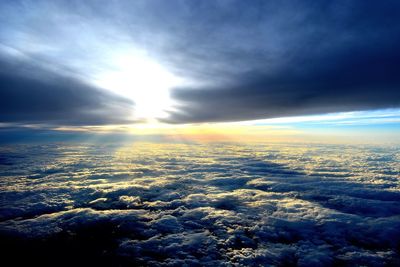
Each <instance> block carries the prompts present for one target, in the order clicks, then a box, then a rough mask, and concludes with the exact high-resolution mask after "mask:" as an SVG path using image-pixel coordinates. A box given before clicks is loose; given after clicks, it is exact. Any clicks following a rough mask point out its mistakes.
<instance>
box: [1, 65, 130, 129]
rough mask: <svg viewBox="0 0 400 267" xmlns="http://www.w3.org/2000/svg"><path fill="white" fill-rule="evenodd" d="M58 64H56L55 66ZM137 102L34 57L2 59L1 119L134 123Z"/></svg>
mask: <svg viewBox="0 0 400 267" xmlns="http://www.w3.org/2000/svg"><path fill="white" fill-rule="evenodd" d="M53 67H57V66H53ZM133 107H134V103H133V102H132V101H130V100H128V99H125V98H123V97H120V96H117V95H114V94H112V93H110V92H107V91H104V90H102V89H99V88H96V87H94V86H92V85H89V84H87V83H86V82H84V81H82V80H81V79H79V77H74V76H72V75H70V74H69V73H68V72H67V71H64V73H60V72H56V71H53V70H47V69H46V68H44V67H43V66H42V65H41V64H40V62H36V61H35V60H32V59H30V60H22V59H12V58H0V122H5V123H14V124H15V123H19V124H35V123H39V124H40V123H41V124H47V125H99V124H114V123H130V122H133V120H132V118H130V115H131V113H132V111H133Z"/></svg>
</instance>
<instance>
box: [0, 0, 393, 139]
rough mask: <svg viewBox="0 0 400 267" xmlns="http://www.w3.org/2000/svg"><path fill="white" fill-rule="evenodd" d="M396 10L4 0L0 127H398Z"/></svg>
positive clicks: (364, 5)
mask: <svg viewBox="0 0 400 267" xmlns="http://www.w3.org/2000/svg"><path fill="white" fill-rule="evenodd" d="M399 11H400V3H399V2H398V1H390V0H388V1H385V2H384V3H377V2H376V1H335V2H331V1H318V2H316V1H252V3H251V4H249V3H244V2H242V1H201V2H198V1H1V3H0V23H1V25H2V27H1V28H0V65H1V67H0V86H1V87H0V124H1V126H2V127H3V128H4V127H15V126H26V125H29V126H32V125H40V127H64V126H68V127H71V126H73V127H76V126H104V125H107V126H109V125H137V124H142V123H148V122H151V123H155V122H156V123H159V124H173V125H180V124H193V123H194V124H198V123H221V122H222V123H226V122H242V121H257V122H255V123H254V124H255V125H258V124H259V120H265V119H273V120H272V122H273V124H275V123H279V121H281V122H287V124H286V126H290V127H295V128H296V129H297V130H302V129H303V128H310V127H311V126H310V125H309V124H308V123H306V124H301V125H298V124H296V123H298V122H309V121H311V122H315V120H316V119H315V116H326V115H325V114H329V115H328V117H330V118H340V120H336V121H338V124H337V126H338V125H340V127H336V129H339V130H338V131H341V130H343V129H344V128H346V127H343V126H344V125H345V124H346V125H347V126H349V125H359V124H362V125H363V126H364V128H365V125H370V126H371V127H369V128H368V129H369V130H373V129H376V128H377V127H380V128H381V129H382V130H383V131H393V129H398V125H399V120H400V110H399V107H400V52H399V49H398V47H400V24H399V23H398V13H399ZM309 115H312V116H313V117H308V116H309ZM343 116H344V117H345V119H346V120H345V121H342V120H341V118H343ZM288 117H289V118H292V119H289V121H288V119H287V118H288ZM293 117H296V118H297V119H293ZM349 117H351V118H349ZM366 117H368V118H369V120H366V119H365V118H366ZM276 118H279V119H278V121H277V120H276ZM282 118H283V119H282ZM320 118H321V117H320ZM321 121H322V122H326V120H325V118H324V117H322V119H321ZM350 121H352V122H353V123H349V122H350ZM269 122H271V121H268V120H267V122H266V123H267V124H268V123H269ZM329 122H332V119H328V123H329ZM293 123H295V125H293ZM312 125H315V123H314V124H312ZM37 127H39V126H37ZM314 128H315V127H314ZM317 128H319V129H322V128H323V127H322V126H321V125H319V126H318V127H317ZM346 129H347V128H346ZM359 132H361V131H359Z"/></svg>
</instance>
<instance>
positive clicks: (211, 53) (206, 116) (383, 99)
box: [167, 1, 400, 122]
mask: <svg viewBox="0 0 400 267" xmlns="http://www.w3.org/2000/svg"><path fill="white" fill-rule="evenodd" d="M258 7H259V8H260V9H259V11H258V12H255V11H254V9H253V7H249V6H246V5H239V6H237V7H236V8H237V11H238V10H240V12H241V14H242V15H237V13H236V12H234V11H232V10H231V12H229V13H228V15H227V16H221V17H222V18H223V19H222V18H221V20H222V21H225V22H227V23H226V24H224V23H216V24H215V25H214V26H215V27H214V28H211V29H210V32H209V33H208V35H205V36H202V37H203V38H204V39H203V40H202V41H201V42H200V44H198V45H196V44H194V43H192V44H191V45H189V46H188V48H187V50H189V51H191V52H196V54H197V56H195V57H192V58H191V57H189V59H192V60H188V61H189V62H192V64H194V65H197V68H198V69H200V70H199V72H198V73H201V74H202V77H201V78H202V79H203V80H204V81H205V85H203V86H189V87H182V88H176V89H175V90H174V91H173V94H172V95H173V97H174V98H175V99H176V100H178V103H179V104H178V105H177V106H178V110H177V111H173V112H171V118H170V119H169V120H167V121H170V122H199V121H226V120H228V121H235V120H244V119H260V118H271V117H282V116H295V115H305V114H318V113H328V112H339V111H355V110H369V109H379V108H388V107H398V106H399V105H400V90H399V89H400V78H399V77H400V72H399V69H400V53H399V51H398V49H397V47H399V46H400V38H399V36H400V26H399V24H398V16H397V14H398V12H399V11H400V5H399V3H398V2H397V1H388V2H385V3H384V4H379V3H376V2H374V1H347V2H345V3H344V2H329V3H328V2H318V3H309V2H304V1H302V2H291V3H290V4H289V3H279V4H277V3H271V2H269V3H268V4H260V5H259V6H258ZM231 9H232V8H231ZM234 10H235V8H234ZM224 11H225V10H224ZM214 12H215V11H214ZM213 14H214V13H213V12H211V15H209V16H208V15H206V14H205V16H206V19H205V21H210V20H209V18H210V16H211V21H213V20H212V16H213ZM220 14H221V15H222V14H224V12H223V11H222V10H221V12H220ZM234 18H237V20H235V19H234ZM220 22H221V21H220ZM217 35H219V36H217ZM189 36H191V35H189ZM186 59H187V58H186ZM183 64H184V63H183ZM188 66H191V63H188ZM188 69H190V67H188ZM202 70H203V71H202Z"/></svg>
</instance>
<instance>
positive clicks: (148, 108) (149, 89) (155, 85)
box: [95, 51, 181, 122]
mask: <svg viewBox="0 0 400 267" xmlns="http://www.w3.org/2000/svg"><path fill="white" fill-rule="evenodd" d="M109 62H111V63H110V66H109V69H108V70H104V71H102V72H100V73H99V74H98V75H96V79H95V83H96V85H98V86H100V87H102V88H106V89H108V90H110V91H113V92H115V93H117V94H120V95H122V96H124V97H128V98H130V99H132V100H133V101H134V102H135V117H136V118H137V119H144V120H146V121H149V122H154V121H156V119H157V118H162V117H165V116H166V115H167V114H166V112H165V110H167V109H169V108H171V107H172V104H173V103H172V100H171V98H170V96H169V89H170V88H172V87H174V86H177V85H179V84H180V83H181V79H180V78H178V77H176V76H175V75H173V74H172V73H170V72H169V71H168V70H167V69H165V68H164V67H163V66H161V65H160V64H159V63H157V62H155V61H154V60H152V59H150V58H149V57H147V56H146V54H145V53H143V52H140V51H125V52H115V53H111V56H110V60H109Z"/></svg>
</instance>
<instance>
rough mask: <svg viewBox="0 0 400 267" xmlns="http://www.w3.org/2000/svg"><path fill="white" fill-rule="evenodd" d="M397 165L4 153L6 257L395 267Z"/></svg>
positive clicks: (186, 154)
mask: <svg viewBox="0 0 400 267" xmlns="http://www.w3.org/2000/svg"><path fill="white" fill-rule="evenodd" d="M22 151H29V153H24V152H22ZM397 151H398V147H361V146H358V147H354V146H333V145H309V146H307V145H288V144H279V145H252V146H250V145H238V144H214V145H213V146H209V145H196V146H192V145H188V144H169V145H167V144H149V143H147V144H145V143H136V144H134V145H133V146H132V147H124V148H119V147H117V146H111V145H109V146H104V145H103V146H101V145H74V144H70V145H55V144H47V145H20V146H3V147H2V148H1V151H0V164H1V167H2V170H3V171H2V173H1V176H2V179H1V193H0V196H1V199H2V203H1V210H0V214H1V223H0V233H1V238H2V239H3V240H6V241H7V244H8V248H7V251H6V252H7V253H5V255H10V257H13V256H12V255H16V254H17V255H19V257H16V258H14V259H13V260H14V261H15V260H17V261H18V260H19V259H20V260H24V259H29V262H30V263H32V262H36V261H38V262H39V261H40V262H41V263H43V262H46V261H47V262H48V263H49V264H52V265H54V264H57V262H60V261H62V262H63V263H71V264H89V265H90V264H91V265H93V264H100V265H107V264H108V265H111V264H112V265H117V264H121V265H127V266H131V265H132V264H136V265H145V266H182V265H184V264H187V265H190V266H204V265H210V266H247V265H250V266H254V265H262V266H265V265H271V266H281V265H291V266H293V265H298V266H319V265H324V266H331V265H342V266H355V265H373V266H385V265H398V264H399V262H400V257H399V254H398V244H399V242H400V240H399V237H400V232H399V229H400V209H399V201H400V193H399V181H398V180H399V164H398V162H399V158H398V157H399V156H398V153H396V152H397ZM21 255H23V256H24V257H22V256H21Z"/></svg>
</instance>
